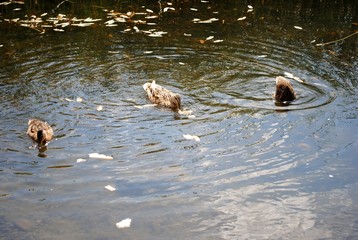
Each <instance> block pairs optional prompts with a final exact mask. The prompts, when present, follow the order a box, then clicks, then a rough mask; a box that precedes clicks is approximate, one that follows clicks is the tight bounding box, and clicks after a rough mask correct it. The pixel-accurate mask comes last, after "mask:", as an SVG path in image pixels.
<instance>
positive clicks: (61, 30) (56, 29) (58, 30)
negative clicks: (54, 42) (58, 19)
mask: <svg viewBox="0 0 358 240" xmlns="http://www.w3.org/2000/svg"><path fill="white" fill-rule="evenodd" d="M53 30H54V31H55V32H64V31H65V30H63V29H61V28H54V29H53Z"/></svg>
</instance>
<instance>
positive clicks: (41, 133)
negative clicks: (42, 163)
mask: <svg viewBox="0 0 358 240" xmlns="http://www.w3.org/2000/svg"><path fill="white" fill-rule="evenodd" d="M27 135H28V136H29V137H30V138H31V139H32V141H34V142H35V144H36V145H35V147H36V146H37V148H38V149H39V152H40V153H42V152H45V151H46V150H47V144H48V143H49V142H50V141H51V140H52V138H53V130H52V128H51V126H50V125H49V124H48V123H47V122H43V121H41V120H38V119H30V120H29V122H28V129H27Z"/></svg>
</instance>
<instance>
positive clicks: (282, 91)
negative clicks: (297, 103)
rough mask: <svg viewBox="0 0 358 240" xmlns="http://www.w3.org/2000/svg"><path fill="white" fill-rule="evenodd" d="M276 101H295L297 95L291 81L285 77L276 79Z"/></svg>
mask: <svg viewBox="0 0 358 240" xmlns="http://www.w3.org/2000/svg"><path fill="white" fill-rule="evenodd" d="M275 99H276V101H279V102H286V101H293V100H295V99H296V94H295V92H294V91H293V87H292V85H291V83H290V81H289V80H287V79H286V78H284V77H281V76H279V77H276V93H275Z"/></svg>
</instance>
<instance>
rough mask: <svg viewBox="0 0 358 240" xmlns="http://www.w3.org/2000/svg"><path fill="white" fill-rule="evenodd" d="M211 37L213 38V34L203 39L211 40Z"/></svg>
mask: <svg viewBox="0 0 358 240" xmlns="http://www.w3.org/2000/svg"><path fill="white" fill-rule="evenodd" d="M213 38H214V36H209V37H207V38H206V39H205V40H206V41H208V40H211V39H213Z"/></svg>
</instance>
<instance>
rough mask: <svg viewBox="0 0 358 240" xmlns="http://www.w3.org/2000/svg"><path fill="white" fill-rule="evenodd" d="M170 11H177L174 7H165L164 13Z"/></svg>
mask: <svg viewBox="0 0 358 240" xmlns="http://www.w3.org/2000/svg"><path fill="white" fill-rule="evenodd" d="M169 10H171V11H175V8H173V7H165V8H164V10H163V12H167V11H169Z"/></svg>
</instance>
